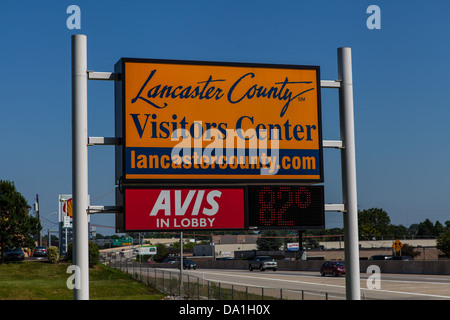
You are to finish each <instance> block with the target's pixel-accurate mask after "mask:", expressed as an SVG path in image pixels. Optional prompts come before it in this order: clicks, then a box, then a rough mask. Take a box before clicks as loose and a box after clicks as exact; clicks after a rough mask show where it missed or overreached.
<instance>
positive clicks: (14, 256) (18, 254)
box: [5, 247, 25, 261]
mask: <svg viewBox="0 0 450 320" xmlns="http://www.w3.org/2000/svg"><path fill="white" fill-rule="evenodd" d="M23 259H25V255H24V253H23V251H22V248H20V247H16V248H13V249H6V251H5V261H21V260H23Z"/></svg>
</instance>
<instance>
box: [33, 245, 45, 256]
mask: <svg viewBox="0 0 450 320" xmlns="http://www.w3.org/2000/svg"><path fill="white" fill-rule="evenodd" d="M47 253H48V252H47V248H46V247H36V248H34V250H33V257H46V256H47Z"/></svg>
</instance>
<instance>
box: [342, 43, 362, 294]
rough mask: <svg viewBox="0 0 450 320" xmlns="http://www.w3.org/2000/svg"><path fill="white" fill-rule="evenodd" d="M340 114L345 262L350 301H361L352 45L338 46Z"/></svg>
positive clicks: (347, 290)
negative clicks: (344, 210)
mask: <svg viewBox="0 0 450 320" xmlns="http://www.w3.org/2000/svg"><path fill="white" fill-rule="evenodd" d="M338 80H339V81H341V86H340V88H339V115H340V128H341V129H340V130H341V140H342V142H343V146H344V148H343V149H341V166H342V196H343V200H344V205H345V208H346V212H345V213H344V231H345V239H344V241H345V242H344V243H345V264H346V268H347V274H346V277H345V282H346V286H345V287H346V296H347V299H348V300H360V299H361V293H360V268H359V245H358V207H357V205H358V201H357V192H356V156H355V126H354V114H353V80H352V56H351V48H348V47H344V48H338Z"/></svg>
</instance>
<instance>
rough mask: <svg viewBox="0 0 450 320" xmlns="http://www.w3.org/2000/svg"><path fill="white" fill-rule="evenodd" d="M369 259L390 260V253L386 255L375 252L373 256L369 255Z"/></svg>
mask: <svg viewBox="0 0 450 320" xmlns="http://www.w3.org/2000/svg"><path fill="white" fill-rule="evenodd" d="M369 260H392V255H386V254H377V255H374V256H371V257H370V258H369Z"/></svg>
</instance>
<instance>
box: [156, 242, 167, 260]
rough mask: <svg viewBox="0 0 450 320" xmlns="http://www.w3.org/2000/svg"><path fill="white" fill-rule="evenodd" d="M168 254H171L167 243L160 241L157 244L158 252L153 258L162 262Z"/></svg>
mask: <svg viewBox="0 0 450 320" xmlns="http://www.w3.org/2000/svg"><path fill="white" fill-rule="evenodd" d="M168 256H169V249H167V247H166V245H165V244H162V243H158V244H157V245H156V254H155V256H154V257H153V260H154V261H155V262H162V261H163V260H164V259H165V258H167V257H168Z"/></svg>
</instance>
